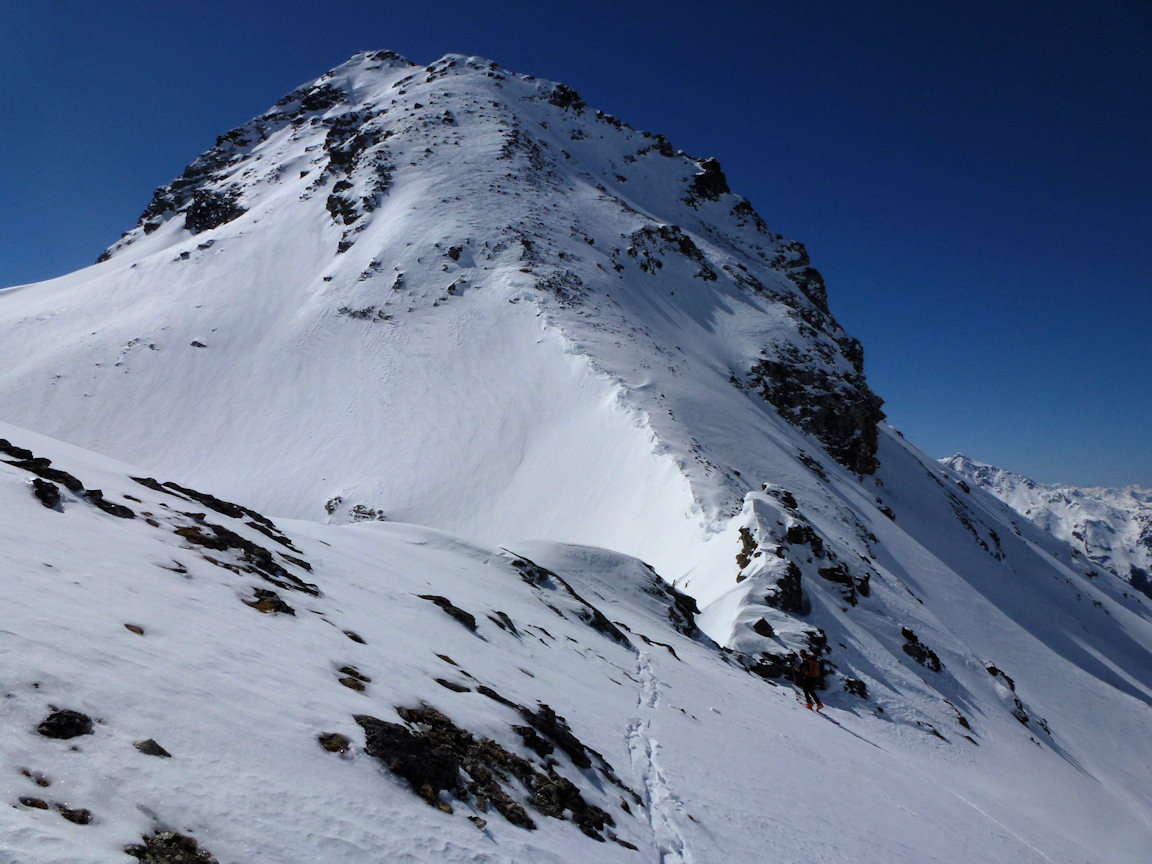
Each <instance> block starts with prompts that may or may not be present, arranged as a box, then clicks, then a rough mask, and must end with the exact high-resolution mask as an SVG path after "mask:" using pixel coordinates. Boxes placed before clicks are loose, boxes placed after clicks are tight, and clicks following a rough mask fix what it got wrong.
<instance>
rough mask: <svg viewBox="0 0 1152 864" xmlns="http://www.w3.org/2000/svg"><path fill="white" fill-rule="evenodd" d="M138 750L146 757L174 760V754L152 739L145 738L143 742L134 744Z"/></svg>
mask: <svg viewBox="0 0 1152 864" xmlns="http://www.w3.org/2000/svg"><path fill="white" fill-rule="evenodd" d="M132 746H133V747H135V748H136V749H137V750H139V751H140V752H141V753H143V754H144V755H145V756H160V757H162V758H165V759H170V758H172V754H171V753H169V752H168V751H167V750H165V749H164V748H163V747H161V746H160V745H159V744H157V743H156V742H155V741H154V740H152V739H151V738H145V739H144V740H143V741H135V742H133V744H132Z"/></svg>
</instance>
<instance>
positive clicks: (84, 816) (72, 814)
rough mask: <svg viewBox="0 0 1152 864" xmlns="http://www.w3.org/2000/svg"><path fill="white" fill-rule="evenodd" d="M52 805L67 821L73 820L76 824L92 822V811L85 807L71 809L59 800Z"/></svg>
mask: <svg viewBox="0 0 1152 864" xmlns="http://www.w3.org/2000/svg"><path fill="white" fill-rule="evenodd" d="M53 806H55V807H56V812H57V813H59V814H60V815H61V816H63V817H64V818H65V819H67V820H68V821H69V822H74V823H75V824H77V825H88V824H89V823H91V822H92V811H91V810H89V809H88V808H87V807H77V808H75V809H73V808H71V807H68V806H66V805H64V804H61V803H60V802H59V801H57V802H56V804H55V805H53Z"/></svg>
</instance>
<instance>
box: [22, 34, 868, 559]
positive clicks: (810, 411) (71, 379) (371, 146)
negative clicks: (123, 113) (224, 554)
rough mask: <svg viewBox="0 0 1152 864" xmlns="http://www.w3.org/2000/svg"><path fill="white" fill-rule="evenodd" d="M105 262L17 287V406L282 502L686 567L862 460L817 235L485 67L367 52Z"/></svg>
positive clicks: (126, 450)
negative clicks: (739, 520) (776, 493)
mask: <svg viewBox="0 0 1152 864" xmlns="http://www.w3.org/2000/svg"><path fill="white" fill-rule="evenodd" d="M102 258H103V262H102V263H100V264H99V265H97V266H95V267H93V268H89V269H87V270H84V271H80V272H79V273H76V274H72V275H71V276H67V277H64V278H62V279H57V280H53V281H51V282H47V283H43V284H40V285H34V286H25V287H22V288H19V289H10V290H8V291H6V292H4V293H3V294H0V350H2V351H3V353H4V356H5V357H6V358H11V360H10V361H8V360H6V362H5V364H4V368H3V369H2V370H0V399H2V401H3V404H4V406H5V414H6V417H7V418H8V419H10V420H13V421H16V422H20V423H23V424H24V425H26V426H29V427H32V428H36V429H40V430H43V431H45V432H49V433H52V434H55V435H58V436H60V437H63V438H66V439H68V440H72V441H76V442H78V443H81V444H83V445H85V446H87V447H91V448H93V449H95V450H98V451H101V452H106V453H109V454H114V455H117V456H119V457H122V458H127V459H131V460H133V461H135V462H137V463H140V464H143V465H145V466H149V467H151V466H156V468H157V470H158V469H159V467H161V466H162V467H164V469H165V470H166V471H169V472H172V473H173V474H174V475H175V476H176V477H177V478H180V479H184V480H186V481H188V482H195V483H199V484H201V485H204V486H207V487H210V488H212V489H214V490H216V491H217V492H219V493H220V494H224V495H232V496H234V497H244V496H247V497H248V500H251V501H252V502H253V503H254V504H255V505H257V506H259V507H261V508H264V509H267V510H269V511H271V512H275V513H277V514H285V515H290V516H296V517H306V518H331V519H334V520H341V519H349V518H375V517H383V518H387V519H403V520H411V521H418V522H422V523H425V524H430V525H435V526H439V527H442V528H445V529H450V530H454V531H459V532H463V533H466V534H471V535H474V536H479V537H486V538H491V539H502V538H506V537H508V536H517V535H534V536H547V537H551V538H554V539H558V540H566V541H571V542H583V543H593V542H594V543H599V544H606V545H610V546H615V547H617V548H620V549H622V550H624V551H628V552H631V553H634V554H638V555H642V556H644V557H646V558H649V559H650V560H653V563H655V564H657V565H658V566H659V567H660V568H661V570H662V572H668V573H670V574H673V575H674V574H676V573H678V572H683V571H684V570H685V569H686V568H687V566H688V563H687V559H688V558H689V557H690V550H689V549H688V547H687V545H686V544H694V543H696V542H697V541H698V539H699V537H700V536H701V535H702V534H706V533H708V532H711V531H715V530H718V529H719V528H721V527H722V526H723V524H724V520H726V519H727V518H729V517H731V516H733V515H735V514H737V513H739V512H740V510H741V508H742V507H743V499H744V496H745V494H746V493H747V492H748V491H749V490H750V489H756V488H758V487H759V484H760V483H762V482H764V481H765V480H766V479H767V478H769V477H770V476H773V475H774V474H776V473H778V470H779V466H781V465H789V464H791V463H793V462H794V460H795V457H796V456H797V454H798V453H799V452H800V451H801V450H805V449H806V450H809V451H813V457H814V458H817V459H821V460H825V461H827V457H826V455H825V453H824V452H823V450H824V449H826V451H827V454H828V455H830V456H831V457H832V458H833V459H834V460H838V461H839V462H840V463H841V464H843V465H845V466H847V467H848V468H850V469H851V470H852V471H854V472H871V471H873V470H874V468H875V455H874V454H875V448H876V424H877V421H878V420H879V418H880V417H881V416H882V415H881V414H880V411H879V400H878V399H877V398H876V397H875V396H874V395H873V394H872V393H871V392H870V391H869V390H868V388H867V385H866V383H865V381H864V377H863V374H862V371H861V352H860V346H859V344H858V343H857V342H856V341H855V340H853V339H851V338H850V337H849V336H847V335H846V334H845V333H844V332H843V331H842V330H841V329H840V327H839V326H838V325H837V324H836V323H835V321H834V320H833V319H832V317H831V316H830V314H829V311H828V306H827V302H826V298H825V291H824V287H823V284H822V281H821V279H820V276H819V274H818V273H817V272H816V271H815V270H814V269H813V268H812V267H811V265H810V262H809V261H808V258H807V255H806V253H805V252H804V250H803V247H801V246H800V245H799V244H797V243H793V242H789V241H785V240H783V239H782V238H780V237H778V236H777V235H774V234H771V233H769V232H768V230H767V229H766V227H765V226H764V224H763V222H762V221H761V220H760V218H759V217H758V216H757V215H756V214H755V212H754V211H753V210H752V208H751V206H750V205H749V204H748V202H747V201H746V200H744V199H742V198H739V197H738V196H736V195H733V194H732V193H731V192H729V191H728V187H727V182H726V180H725V178H724V175H723V173H722V172H721V170H720V168H719V166H718V165H717V164H716V162H715V161H714V160H709V159H704V160H699V159H692V158H690V157H688V156H686V155H685V154H683V153H682V152H680V151H678V150H676V149H675V148H674V147H673V146H672V145H670V144H669V143H668V142H667V141H666V140H664V139H663V138H661V137H659V136H652V135H648V134H646V133H642V132H638V131H635V130H632V129H630V128H629V127H627V126H626V125H624V124H623V123H621V122H620V121H618V120H616V119H615V118H613V117H610V116H608V115H605V114H602V113H601V112H596V111H593V110H592V109H590V108H588V107H586V106H585V105H584V103H583V102H582V101H581V100H580V98H579V96H578V95H577V94H576V93H575V92H574V91H572V90H570V89H569V88H567V87H564V86H563V85H558V84H553V83H551V82H545V81H540V80H536V79H533V78H530V77H525V76H519V75H514V74H511V73H509V72H506V71H504V70H501V69H499V68H497V67H495V66H494V64H491V63H489V62H487V61H483V60H479V59H477V58H469V57H462V56H449V57H445V58H444V59H442V60H440V61H438V62H436V63H434V64H432V65H431V66H428V67H417V66H413V65H411V64H410V63H408V61H405V60H404V59H403V58H400V57H398V56H396V55H393V54H388V53H369V54H362V55H357V56H356V57H354V58H352V60H350V61H349V62H348V63H346V64H344V65H342V66H340V67H337V68H336V69H334V70H332V71H331V72H329V73H327V74H326V75H324V76H321V78H319V79H317V80H316V81H315V82H312V83H310V84H307V85H305V86H303V87H301V88H299V89H297V90H295V91H293V92H292V93H290V94H289V95H288V96H286V97H285V98H284V99H283V100H281V101H280V102H279V103H278V104H277V105H276V106H274V107H273V108H272V109H270V110H269V111H268V112H266V113H264V114H262V115H260V116H259V117H257V118H255V119H254V120H252V121H251V122H249V123H247V124H245V125H244V126H241V127H239V128H238V129H236V130H233V131H232V132H229V133H227V134H226V135H223V136H221V138H220V139H219V140H218V143H217V145H216V146H215V147H213V148H212V149H211V150H209V151H208V152H207V153H205V154H204V155H202V156H201V157H199V158H198V159H197V160H196V161H194V162H193V163H192V164H191V165H190V166H189V168H188V169H187V171H186V172H185V173H184V175H182V176H181V177H180V178H178V179H177V180H176V181H174V182H173V183H171V184H168V185H167V186H165V187H162V188H161V189H159V190H157V192H156V194H155V196H154V197H153V200H152V202H151V203H150V204H149V205H148V208H147V209H146V211H145V212H144V214H143V216H142V217H141V221H140V224H139V225H138V226H137V227H136V228H134V229H133V230H132V231H130V232H128V233H127V234H126V235H125V236H124V237H123V238H122V239H121V240H120V241H119V242H118V243H116V244H115V245H114V246H112V247H111V248H110V249H109V250H108V252H107V253H105V255H104V256H102ZM222 418H226V420H223V422H222ZM782 418H783V419H782Z"/></svg>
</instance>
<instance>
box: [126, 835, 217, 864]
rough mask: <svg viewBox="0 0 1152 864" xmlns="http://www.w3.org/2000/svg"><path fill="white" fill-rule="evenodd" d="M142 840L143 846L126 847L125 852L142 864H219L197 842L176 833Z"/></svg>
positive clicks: (132, 845)
mask: <svg viewBox="0 0 1152 864" xmlns="http://www.w3.org/2000/svg"><path fill="white" fill-rule="evenodd" d="M141 839H142V840H143V841H144V843H143V844H139V843H134V844H131V845H129V846H125V847H124V852H125V853H127V854H128V855H131V856H132V857H133V858H136V859H137V860H138V861H141V862H142V864H219V862H218V861H217V860H216V859H215V858H213V857H212V856H211V855H210V854H209V853H208V850H207V849H201V848H200V844H199V843H197V841H196V840H194V839H193V838H191V837H187V836H185V835H183V834H178V833H176V832H175V831H157V832H156V833H155V834H152V835H151V836H149V837H143V838H141Z"/></svg>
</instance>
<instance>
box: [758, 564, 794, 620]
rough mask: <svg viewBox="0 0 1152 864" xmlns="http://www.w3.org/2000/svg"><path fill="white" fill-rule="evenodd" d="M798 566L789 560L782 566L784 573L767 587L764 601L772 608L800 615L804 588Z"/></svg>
mask: <svg viewBox="0 0 1152 864" xmlns="http://www.w3.org/2000/svg"><path fill="white" fill-rule="evenodd" d="M801 575H802V574H801V572H800V568H799V567H797V566H796V564H794V563H793V562H792V561H789V562H788V563H787V565H786V567H785V568H784V575H783V576H781V577H780V578H779V579H777V580H776V584H775V585H774V586H772V587H771V588H769V590H768V593H767V594H765V595H764V602H765V603H766V604H767V605H768V606H771V607H772V608H773V609H779V610H780V611H781V612H788V613H790V614H793V615H800V614H802V613H803V612H804V590H803V587H802V586H801Z"/></svg>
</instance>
